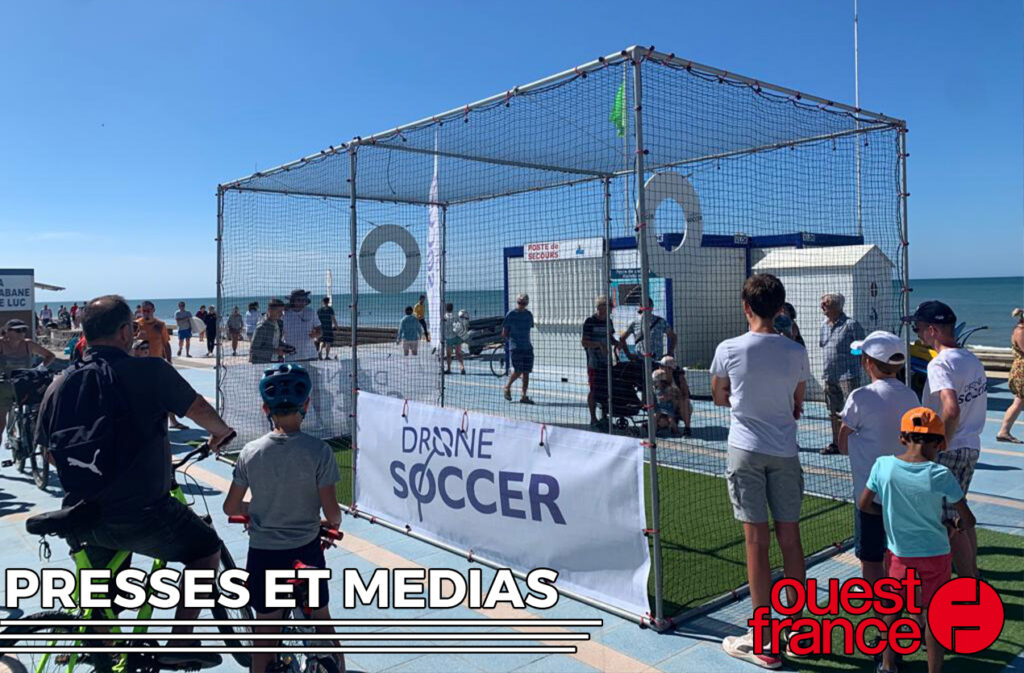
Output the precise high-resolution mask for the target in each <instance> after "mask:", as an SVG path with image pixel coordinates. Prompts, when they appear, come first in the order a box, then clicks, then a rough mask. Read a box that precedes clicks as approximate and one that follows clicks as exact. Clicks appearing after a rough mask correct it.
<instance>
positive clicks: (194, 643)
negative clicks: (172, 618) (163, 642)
mask: <svg viewBox="0 0 1024 673" xmlns="http://www.w3.org/2000/svg"><path fill="white" fill-rule="evenodd" d="M167 647H180V648H188V649H189V650H191V651H190V652H161V653H159V654H157V655H156V660H157V663H158V664H160V665H161V666H167V667H174V668H183V667H187V668H211V667H213V666H220V664H221V661H222V659H221V657H220V655H219V654H217V653H216V652H203V650H202V645H200V644H199V641H198V640H171V641H168V643H167Z"/></svg>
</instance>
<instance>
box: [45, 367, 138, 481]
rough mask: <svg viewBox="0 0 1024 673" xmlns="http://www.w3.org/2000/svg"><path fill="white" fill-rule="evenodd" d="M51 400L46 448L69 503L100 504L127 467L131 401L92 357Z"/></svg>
mask: <svg viewBox="0 0 1024 673" xmlns="http://www.w3.org/2000/svg"><path fill="white" fill-rule="evenodd" d="M63 376H64V382H63V384H62V385H61V388H60V390H59V391H55V392H58V393H59V394H57V395H54V396H53V397H52V398H51V399H50V405H52V408H51V410H50V413H49V415H48V422H47V426H46V428H44V429H43V430H44V431H45V437H46V439H47V442H46V446H47V449H49V451H50V454H51V455H52V456H53V459H54V462H55V464H56V467H57V474H58V476H59V477H60V482H61V484H62V485H63V486H64V490H65V491H66V492H67V494H68V496H70V497H69V499H70V500H74V501H78V500H95V499H97V498H98V497H99V496H101V495H102V494H103V493H104V492H105V491H106V490H107V489H108V488H110V487H111V486H112V485H113V484H114V482H115V481H116V479H117V477H118V476H119V475H120V473H122V472H124V471H125V469H126V467H127V463H129V462H130V461H127V460H125V456H123V455H121V453H122V452H123V450H124V449H123V447H124V446H126V444H125V441H124V438H125V431H126V429H127V428H129V427H130V426H131V424H132V417H131V413H130V410H129V407H128V402H127V399H126V397H125V395H124V392H123V391H122V388H121V385H120V383H119V382H118V379H117V374H116V373H115V372H114V369H113V367H111V366H110V363H109V362H107V361H106V360H104V359H103V358H97V357H94V356H92V355H89V356H87V357H86V358H85V359H84V360H82V361H80V362H75V363H74V364H73V365H72V366H71V367H69V368H68V369H67V370H66V371H65V372H64V373H63Z"/></svg>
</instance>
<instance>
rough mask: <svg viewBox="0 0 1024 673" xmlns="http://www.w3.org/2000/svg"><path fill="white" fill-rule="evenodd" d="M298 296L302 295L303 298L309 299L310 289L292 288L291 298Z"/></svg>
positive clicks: (289, 296)
mask: <svg viewBox="0 0 1024 673" xmlns="http://www.w3.org/2000/svg"><path fill="white" fill-rule="evenodd" d="M297 297H302V298H303V299H309V291H308V290H303V289H295V290H292V293H291V294H290V295H288V298H289V299H295V298H297Z"/></svg>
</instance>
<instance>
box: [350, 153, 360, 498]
mask: <svg viewBox="0 0 1024 673" xmlns="http://www.w3.org/2000/svg"><path fill="white" fill-rule="evenodd" d="M348 158H349V164H348V165H349V169H348V172H349V174H348V183H349V215H348V244H349V255H348V258H349V285H350V287H349V305H348V308H349V324H350V330H349V331H350V333H351V336H350V339H351V346H352V389H351V395H352V411H351V412H350V413H351V418H352V468H353V469H352V494H353V496H352V497H353V499H354V498H355V492H356V483H355V482H356V472H355V466H356V457H357V455H358V453H357V452H358V451H359V437H358V432H359V348H358V346H359V339H358V336H357V333H358V331H359V250H358V246H359V242H358V240H357V239H356V148H355V147H352V148H350V149H349V151H348Z"/></svg>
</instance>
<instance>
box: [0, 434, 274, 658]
mask: <svg viewBox="0 0 1024 673" xmlns="http://www.w3.org/2000/svg"><path fill="white" fill-rule="evenodd" d="M230 439H231V438H230V437H229V438H228V440H227V441H230ZM227 441H225V442H223V443H222V445H223V444H226V443H227ZM209 455H210V446H209V443H204V444H202V445H201V446H199V447H197V448H196V449H194V450H192V451H190V452H189V453H187V454H186V455H185V456H183V457H182V458H181V459H179V460H177V461H174V462H172V463H171V466H172V468H173V469H174V472H173V473H172V474H176V473H177V471H178V470H179V469H181V470H182V474H183V475H184V477H185V478H188V479H192V478H191V477H189V475H188V468H189V467H190V466H191V465H192V464H194V463H196V462H199V461H200V460H203V459H204V458H206V457H207V456H209ZM192 480H193V482H195V480H194V479H192ZM199 492H200V495H202V491H201V490H200V491H199ZM170 495H171V497H173V498H175V499H177V500H178V501H180V502H181V503H183V504H185V505H189V506H192V504H194V503H189V502H188V499H187V498H186V496H185V493H184V491H183V490H182V488H181V485H180V484H179V483H178V480H177V478H172V482H171V491H170ZM202 497H203V500H204V503H205V499H206V497H205V496H202ZM206 510H207V511H206V514H205V516H202V517H201V518H202V519H203V521H205V522H206V523H207V524H209V525H211V526H212V525H213V517H212V516H211V515H210V512H209V507H207V508H206ZM94 519H95V514H91V513H88V512H87V510H85V509H84V508H80V507H69V508H65V509H62V510H58V511H57V512H48V513H46V514H40V515H36V516H34V517H31V518H29V519H28V520H26V522H25V528H26V529H27V530H28V532H29V533H31V534H33V535H38V536H40V555H41V556H42V557H43V558H44V559H46V560H49V558H50V545H49V543H48V542H47V541H46V537H47V536H56V537H60V538H63V539H64V540H65V541H66V542H67V543H68V546H69V547H70V549H71V557H72V558H73V559H74V561H75V571H76V575H77V576H78V577H80V576H81V573H82V571H83V570H86V569H90V568H92V567H93V566H92V564H91V563H90V561H89V556H88V554H87V553H86V551H85V546H84V545H82V544H81V543H80V542H79V541H78V539H77V537H76V531H78V530H81V529H82V528H83V527H86V526H88V525H90V524H91V523H93V522H94ZM129 553H130V552H127V551H124V550H120V551H117V552H116V553H115V554H114V557H113V558H112V559H111V560H110V561H109V562H108V563H107V564H106V566H105V568H106V569H108V570H110V571H111V573H112V574H113V573H116V572H117V571H118V570H120V569H121V568H122V566H124V564H125V561H126V560H127V558H128V555H129ZM166 565H167V563H166V562H165V561H161V560H160V559H153V564H152V567H151V568H150V573H153V572H155V571H157V570H159V569H161V568H163V567H165V566H166ZM235 567H236V565H235V562H234V559H233V558H232V557H231V554H230V552H228V549H227V547H226V546H224V544H223V543H221V556H220V572H224V571H226V570H231V569H234V568H235ZM72 596H73V598H74V599H75V600H77V599H78V589H77V588H76V589H75V592H74V594H72ZM211 612H212V613H213V616H214V617H215V618H216V619H217V620H219V621H224V620H232V621H234V620H243V619H245V620H252V619H253V618H254V615H253V612H252V609H251V608H249V607H243V608H237V609H229V608H225V607H224V606H222V605H220V603H219V602H218V603H217V604H216V605H215V607H214V608H212V609H211ZM152 615H153V606H152V605H150V604H149V603H146V604H144V605H143V606H142V607H141V608H140V609H139V610H138V612H137V613H136V616H135V619H137V620H146V619H151V618H152ZM91 619H118V615H117V613H116V612H115V611H114V610H113V609H110V608H105V609H98V610H93V609H77V610H74V611H65V610H48V611H43V612H38V613H34V614H31V615H28V616H26V617H23V618H22V619H21V622H22V623H19V624H15V625H12V626H9V627H7V628H6V629H4V630H3V634H4V635H5V636H12V635H21V636H35V637H31V638H22V639H21V640H22V641H28V642H25V643H23V644H27V645H35V644H37V643H38V642H39V641H42V640H45V641H47V645H48V646H55V645H61V646H65V647H81V646H89V645H92V646H96V645H97V641H96V639H91V640H90V639H85V640H81V639H76V635H79V634H93V633H107V632H109V633H110V635H111V638H110V641H109V642H112V643H115V644H116V643H118V642H119V641H118V640H117V634H118V633H127V632H128V631H127V630H122V629H121V628H120V627H104V630H103V631H100V630H98V627H93V626H90V625H89V620H91ZM49 620H68V621H81V622H82V625H81V626H72V627H66V626H63V627H52V626H47V625H45V624H44V625H37V624H33V623H32V622H34V621H49ZM217 630H218V631H219V632H220V633H225V634H236V633H238V634H243V633H251V632H252V629H251V628H250V627H237V626H230V625H225V624H218V625H217ZM147 631H148V628H147V627H146V626H136V627H134V628H132V629H131V632H132V633H145V632H147ZM39 634H52V636H51V637H38V636H39ZM103 642H104V645H107V644H109V643H108V641H103ZM120 642H121V643H123V644H124V645H126V646H129V645H130V646H133V647H138V646H140V645H141V644H143V643H141V642H140V641H138V640H130V641H120ZM0 643H9V644H11V645H14V644H16V643H18V639H10V640H8V639H3V640H0ZM229 644H230V645H236V644H237V646H239V647H246V646H250V645H252V641H251V640H248V641H247V640H238V641H236V640H234V639H231V641H230V643H229ZM145 645H148V646H151V647H153V649H154V652H158V651H159V650H158V649H157V648H156V646H155V643H153V642H149V641H147V642H146V643H145ZM28 656H29V657H30V663H31V665H30V666H28V667H27V669H28V670H29V671H32V673H46V672H48V671H54V672H55V671H62V673H85V672H86V671H90V670H91V671H96V672H97V673H144V672H145V673H150V672H153V671H159V670H196V669H197V668H199V666H198V665H197V663H198V662H182V663H178V664H173V665H170V664H162V663H161V662H160V661H159V660H158V655H157V654H155V653H153V654H149V653H145V654H142V653H130V654H116V653H107V652H102V653H92V654H83V655H78V654H54V653H47V654H41V655H28ZM37 656H38V657H39V658H38V659H36V658H35V657H37ZM232 657H233V658H234V659H235V661H236V662H238V664H239V665H241V666H243V667H245V668H248V667H249V664H250V663H251V655H249V654H244V653H236V654H232Z"/></svg>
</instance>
